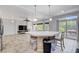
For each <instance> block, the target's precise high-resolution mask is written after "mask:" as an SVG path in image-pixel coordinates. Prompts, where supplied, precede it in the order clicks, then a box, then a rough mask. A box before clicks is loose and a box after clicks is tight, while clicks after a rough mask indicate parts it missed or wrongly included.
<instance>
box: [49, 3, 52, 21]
mask: <svg viewBox="0 0 79 59" xmlns="http://www.w3.org/2000/svg"><path fill="white" fill-rule="evenodd" d="M48 7H49V20H50V21H52V18H51V10H50V5H48Z"/></svg>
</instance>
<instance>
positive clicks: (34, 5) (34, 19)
mask: <svg viewBox="0 0 79 59" xmlns="http://www.w3.org/2000/svg"><path fill="white" fill-rule="evenodd" d="M34 7H35V19H34V21H37V18H36V5H34Z"/></svg>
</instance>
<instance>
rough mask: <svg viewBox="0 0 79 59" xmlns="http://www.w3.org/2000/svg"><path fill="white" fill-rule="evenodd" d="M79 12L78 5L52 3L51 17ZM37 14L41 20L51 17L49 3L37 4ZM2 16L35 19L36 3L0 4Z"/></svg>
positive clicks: (0, 14) (0, 15)
mask: <svg viewBox="0 0 79 59" xmlns="http://www.w3.org/2000/svg"><path fill="white" fill-rule="evenodd" d="M76 11H78V12H79V6H78V5H51V6H50V12H51V17H54V16H59V15H64V14H67V13H73V12H76ZM36 14H37V16H36V17H37V18H38V19H39V20H41V19H48V18H49V7H48V5H37V6H36ZM0 17H1V18H5V19H17V20H20V19H21V20H24V19H26V18H28V19H29V20H33V19H34V18H35V7H34V5H0Z"/></svg>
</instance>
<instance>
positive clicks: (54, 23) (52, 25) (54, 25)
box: [49, 19, 58, 31]
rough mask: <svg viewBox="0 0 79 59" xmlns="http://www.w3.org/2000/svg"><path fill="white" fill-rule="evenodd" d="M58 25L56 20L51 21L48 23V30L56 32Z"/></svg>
mask: <svg viewBox="0 0 79 59" xmlns="http://www.w3.org/2000/svg"><path fill="white" fill-rule="evenodd" d="M57 26H58V23H57V20H56V19H53V20H52V21H50V22H49V30H50V31H57V30H58V27H57Z"/></svg>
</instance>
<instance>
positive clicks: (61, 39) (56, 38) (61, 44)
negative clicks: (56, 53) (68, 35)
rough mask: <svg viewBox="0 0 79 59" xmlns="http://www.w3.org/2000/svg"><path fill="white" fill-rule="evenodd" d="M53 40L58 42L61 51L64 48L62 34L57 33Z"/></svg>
mask: <svg viewBox="0 0 79 59" xmlns="http://www.w3.org/2000/svg"><path fill="white" fill-rule="evenodd" d="M55 40H56V41H59V42H60V43H58V44H60V47H61V50H62V51H63V48H65V44H64V33H63V32H62V33H59V37H55ZM57 46H59V45H57Z"/></svg>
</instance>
